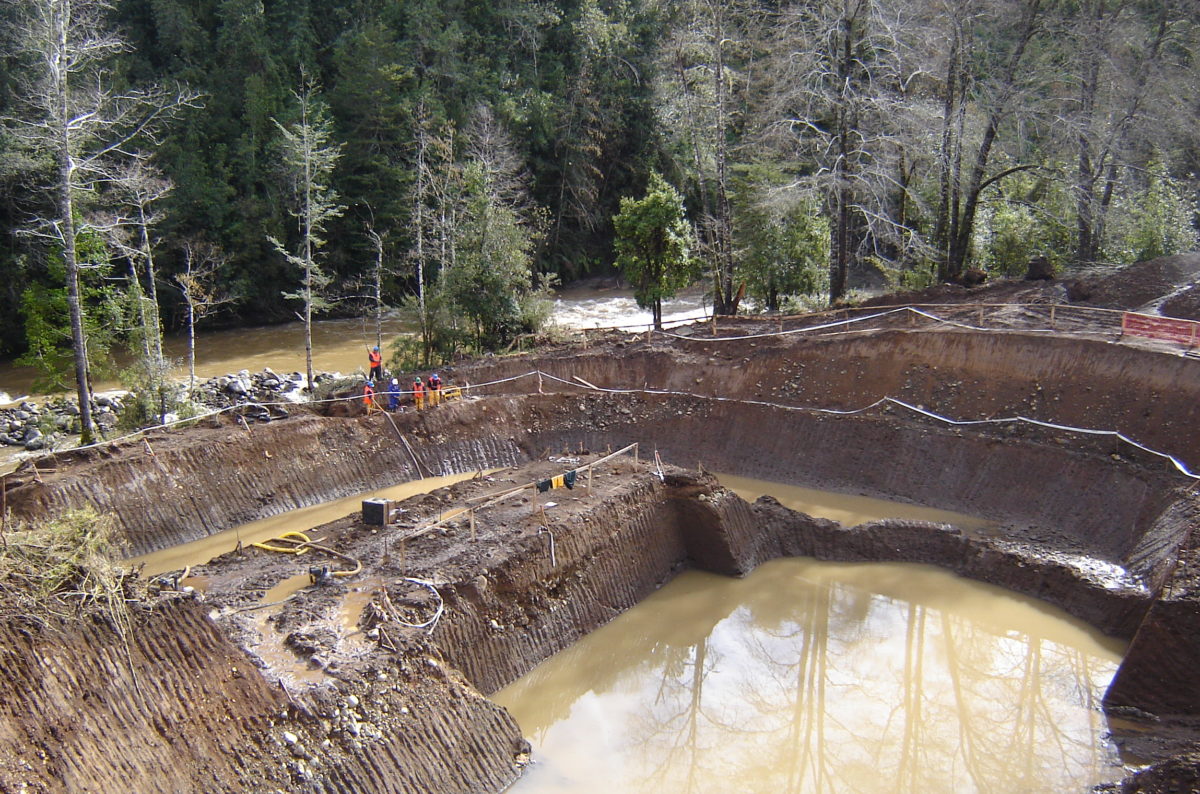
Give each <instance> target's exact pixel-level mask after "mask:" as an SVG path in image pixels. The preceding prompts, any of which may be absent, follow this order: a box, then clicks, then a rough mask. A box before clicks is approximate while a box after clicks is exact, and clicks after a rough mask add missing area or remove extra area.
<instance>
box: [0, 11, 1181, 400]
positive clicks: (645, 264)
mask: <svg viewBox="0 0 1200 794" xmlns="http://www.w3.org/2000/svg"><path fill="white" fill-rule="evenodd" d="M1193 2H1194V0H803V1H802V2H788V0H488V2H483V1H482V0H438V1H437V2H434V1H433V0H390V2H380V1H379V0H325V2H320V3H315V2H311V0H188V2H184V1H183V0H113V2H111V3H106V2H102V0H5V2H3V3H0V30H2V31H4V32H3V33H0V36H2V37H3V40H2V41H0V50H2V52H3V57H4V67H3V70H2V72H0V120H2V122H3V123H2V126H0V193H2V201H0V222H2V224H3V232H4V233H3V237H2V239H0V283H2V287H0V356H3V357H12V356H17V355H24V357H25V360H26V361H29V362H31V363H38V364H40V365H42V366H43V367H44V368H46V369H47V371H57V372H59V373H62V374H63V376H64V378H65V377H68V376H70V375H71V374H75V375H78V374H79V373H80V372H81V370H79V369H78V368H77V369H75V370H74V371H72V370H71V360H72V356H73V352H72V351H75V350H78V349H80V348H82V347H86V349H87V350H88V356H89V357H94V358H96V359H102V358H103V357H104V355H105V350H106V349H108V347H109V346H111V345H118V344H124V345H131V346H137V345H141V346H142V348H143V349H144V350H145V351H146V353H147V354H151V353H153V350H154V343H153V339H154V338H155V337H156V336H157V335H158V334H159V333H161V330H162V329H166V330H179V329H183V328H185V327H186V326H187V325H189V324H193V325H194V324H195V323H196V322H199V323H201V324H204V323H210V324H211V323H221V324H226V325H228V324H237V323H244V324H263V323H271V322H280V321H287V320H293V319H295V318H296V317H298V316H299V317H302V318H309V319H311V317H313V316H319V315H321V314H342V315H346V314H356V313H366V312H370V311H373V310H374V309H373V308H372V307H380V306H393V307H394V306H404V307H407V308H409V309H411V310H412V311H413V312H414V313H415V314H416V315H418V316H419V317H420V318H421V327H422V330H423V332H424V333H423V334H422V335H421V337H420V339H421V341H420V342H419V343H417V344H419V345H420V347H421V349H419V350H414V351H412V352H413V355H414V357H415V359H416V360H420V361H424V362H429V361H432V360H435V359H436V358H437V357H438V356H439V355H441V354H444V353H445V351H447V350H449V349H461V348H464V347H465V348H470V349H486V348H489V347H495V346H497V345H499V344H501V343H504V342H506V341H507V340H510V339H511V338H512V337H513V336H514V335H516V334H518V333H521V332H522V331H524V330H528V329H529V328H532V327H535V326H536V324H537V321H538V319H539V318H538V317H537V308H536V302H533V301H530V300H529V299H530V298H531V297H536V295H538V294H539V292H541V291H542V290H544V289H546V288H547V287H548V286H549V285H551V284H553V283H555V282H557V283H569V282H571V281H574V280H576V279H580V278H582V277H585V276H589V275H603V274H611V273H613V272H615V270H616V269H617V268H618V267H619V268H622V269H624V270H625V271H626V273H627V275H628V276H630V280H631V281H632V282H634V286H635V287H637V288H638V289H639V294H641V295H643V296H646V298H647V300H650V301H652V300H653V298H654V297H655V296H658V295H661V294H666V293H669V291H670V290H671V289H674V288H675V287H676V286H677V285H678V284H682V283H686V282H688V281H692V280H695V281H699V282H700V283H703V284H705V285H706V288H707V290H708V292H709V300H710V302H711V305H712V307H713V310H714V311H715V312H717V313H733V312H736V311H737V310H738V309H739V305H741V306H743V307H744V306H745V305H746V302H745V299H744V298H743V296H746V297H748V298H749V299H750V300H752V301H753V305H754V306H756V307H758V308H765V309H769V310H775V309H787V308H795V307H805V306H815V305H822V304H824V303H827V302H836V301H838V300H845V299H847V298H849V297H853V292H854V290H855V288H856V287H857V285H860V284H863V283H875V284H881V285H884V286H885V287H888V288H915V287H921V286H925V285H929V284H932V283H937V282H940V281H953V280H957V279H960V278H961V277H962V276H963V274H964V273H965V272H966V271H967V270H970V269H977V270H980V271H983V272H986V273H991V274H996V275H1021V274H1023V273H1024V271H1025V268H1026V265H1027V263H1028V262H1029V260H1030V259H1031V258H1033V257H1035V256H1044V257H1046V258H1047V259H1048V260H1049V261H1050V263H1051V264H1052V265H1053V267H1054V268H1055V269H1056V271H1057V272H1059V273H1067V272H1070V271H1072V270H1073V269H1079V268H1088V267H1092V266H1096V265H1111V264H1119V263H1125V262H1132V261H1137V260H1141V259H1146V258H1150V257H1153V256H1157V255H1161V254H1166V253H1173V252H1176V251H1180V250H1190V249H1191V248H1193V247H1195V245H1196V241H1197V216H1196V210H1197V197H1198V183H1197V180H1196V174H1197V172H1198V171H1200V129H1198V125H1197V124H1196V121H1197V119H1198V118H1200V95H1198V94H1197V93H1196V91H1195V89H1194V87H1195V86H1196V85H1200V63H1198V62H1197V58H1196V53H1197V44H1198V43H1200V23H1198V21H1197V17H1196V15H1195V13H1194V11H1195V9H1194V5H1193ZM652 199H654V201H655V202H657V203H655V204H654V205H653V206H650V202H651V200H652ZM639 202H643V203H642V204H639ZM672 204H673V205H674V210H671V207H670V206H667V205H672ZM638 211H642V213H643V214H642V215H641V216H638V217H633V215H634V214H635V213H636V212H638ZM655 213H657V214H655ZM668 216H670V217H669V218H668ZM663 219H665V220H663ZM618 220H622V221H623V222H618ZM660 221H661V222H660ZM656 223H657V224H659V227H661V228H659V227H656V226H654V224H656ZM646 224H650V227H649V228H648V227H647V226H646ZM655 235H658V237H659V238H663V235H666V236H667V237H669V238H670V242H669V243H668V244H660V243H661V241H659V242H654V239H655ZM663 239H665V238H663ZM650 248H656V250H657V249H661V250H662V251H663V252H664V254H663V256H661V257H659V258H658V260H656V261H651V260H653V259H654V257H647V256H646V253H647V251H649V250H650ZM76 306H77V307H78V311H77V312H75V309H74V307H76ZM72 312H75V313H77V314H78V316H77V317H76V318H75V322H74V323H72V322H71V321H70V318H69V315H71V314H72ZM72 325H77V326H78V328H74V329H73V328H72V327H71V326H72ZM139 329H140V330H139ZM147 329H150V330H149V331H148V330H147ZM158 355H159V357H160V358H161V348H159V352H158ZM149 357H150V358H151V359H152V358H153V356H149ZM63 382H64V383H65V382H66V380H64V381H63Z"/></svg>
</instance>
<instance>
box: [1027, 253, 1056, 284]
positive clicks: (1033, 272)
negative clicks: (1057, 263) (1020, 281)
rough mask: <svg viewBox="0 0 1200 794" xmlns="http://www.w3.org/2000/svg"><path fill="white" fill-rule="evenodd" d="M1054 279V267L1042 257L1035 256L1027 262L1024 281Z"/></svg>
mask: <svg viewBox="0 0 1200 794" xmlns="http://www.w3.org/2000/svg"><path fill="white" fill-rule="evenodd" d="M1053 279H1054V266H1053V265H1052V264H1050V260H1049V259H1047V258H1046V257H1044V256H1035V257H1034V258H1033V259H1030V260H1029V264H1028V265H1026V268H1025V280H1026V281H1051V280H1053Z"/></svg>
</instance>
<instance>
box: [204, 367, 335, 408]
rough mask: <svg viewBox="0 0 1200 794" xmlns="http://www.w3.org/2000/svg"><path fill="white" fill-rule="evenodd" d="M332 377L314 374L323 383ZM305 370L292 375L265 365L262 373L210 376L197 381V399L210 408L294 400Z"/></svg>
mask: <svg viewBox="0 0 1200 794" xmlns="http://www.w3.org/2000/svg"><path fill="white" fill-rule="evenodd" d="M328 377H330V376H329V375H327V374H326V373H321V374H320V375H315V376H313V380H315V381H316V382H317V383H320V382H321V381H322V380H323V379H325V378H328ZM304 381H305V377H304V373H302V372H293V373H292V374H291V375H286V376H285V375H277V374H276V373H275V372H273V371H272V370H271V368H270V367H264V368H263V371H262V372H254V373H251V372H250V370H248V369H243V370H241V371H239V372H238V373H237V374H236V375H222V376H220V377H217V378H209V379H208V380H206V381H204V382H203V383H200V384H197V386H196V396H195V399H196V401H197V402H199V403H201V404H203V405H206V406H208V407H210V408H228V407H230V406H233V405H240V404H242V403H251V402H253V403H274V402H295V401H296V400H297V399H298V398H299V396H300V390H301V389H302V388H303V386H304Z"/></svg>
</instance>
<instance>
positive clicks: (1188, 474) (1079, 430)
mask: <svg viewBox="0 0 1200 794" xmlns="http://www.w3.org/2000/svg"><path fill="white" fill-rule="evenodd" d="M542 375H543V377H546V378H549V379H550V380H556V381H558V382H559V383H565V384H566V385H568V386H573V387H575V388H577V389H591V390H595V391H599V392H605V393H608V394H652V395H659V396H667V397H690V398H692V399H697V400H709V401H712V402H728V403H734V404H737V405H754V406H761V407H765V408H775V409H780V410H784V411H803V412H806V413H820V414H832V415H836V416H851V415H853V414H860V413H864V412H866V411H870V410H871V409H872V408H877V407H878V406H880V405H883V404H885V403H891V404H893V405H896V406H899V407H901V408H906V409H908V410H910V411H913V412H914V413H918V414H921V415H922V416H926V417H928V418H930V419H934V420H937V421H939V422H945V423H946V424H950V425H956V426H966V425H984V424H1009V423H1013V422H1025V423H1027V424H1031V425H1037V426H1039V427H1047V428H1053V429H1055V430H1063V431H1067V432H1072V433H1084V434H1087V435H1095V436H1110V437H1112V438H1116V439H1119V440H1121V441H1123V442H1125V443H1126V444H1129V445H1130V446H1132V447H1136V448H1137V449H1140V450H1142V451H1143V452H1146V453H1148V454H1150V455H1154V456H1157V457H1159V458H1162V459H1164V460H1166V461H1169V462H1170V463H1171V465H1172V466H1174V467H1175V468H1176V469H1177V470H1178V471H1179V473H1180V474H1182V475H1184V476H1185V477H1188V478H1190V479H1193V480H1200V474H1193V473H1192V471H1191V470H1190V469H1188V467H1187V466H1185V465H1184V464H1183V462H1182V461H1180V460H1179V459H1178V458H1176V457H1174V456H1172V455H1168V454H1167V453H1165V452H1159V451H1158V450H1156V449H1152V448H1150V447H1148V446H1146V445H1144V444H1141V443H1139V442H1138V441H1135V440H1134V439H1131V438H1129V437H1128V436H1126V435H1125V434H1123V433H1120V432H1118V431H1116V430H1096V429H1093V428H1087V427H1074V426H1072V425H1061V424H1056V423H1054V422H1046V421H1043V420H1041V419H1032V418H1030V417H1027V416H1010V417H1003V418H996V419H952V418H950V417H947V416H942V415H941V414H936V413H933V412H932V411H927V410H925V409H923V408H918V407H917V406H915V405H910V404H909V403H906V402H904V401H903V400H897V399H896V398H894V397H881V398H880V399H878V400H876V401H875V402H873V403H871V404H870V405H866V406H863V407H862V408H853V409H849V410H839V409H836V408H815V407H812V406H804V405H784V404H782V403H772V402H767V401H765V400H743V399H740V398H737V397H720V396H717V395H706V394H694V393H692V392H685V391H675V390H666V389H608V388H602V387H600V386H594V385H593V386H584V385H582V384H579V383H575V382H572V381H568V380H564V379H562V378H558V377H555V376H554V375H551V374H549V373H546V372H543V373H542Z"/></svg>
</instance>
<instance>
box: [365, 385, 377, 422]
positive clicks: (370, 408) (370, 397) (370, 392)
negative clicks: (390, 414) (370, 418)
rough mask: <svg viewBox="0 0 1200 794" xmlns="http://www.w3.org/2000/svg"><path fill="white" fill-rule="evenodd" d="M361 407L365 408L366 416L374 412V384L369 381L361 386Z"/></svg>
mask: <svg viewBox="0 0 1200 794" xmlns="http://www.w3.org/2000/svg"><path fill="white" fill-rule="evenodd" d="M363 405H364V406H365V407H366V409H367V413H368V414H370V413H372V412H374V410H375V383H374V382H373V381H371V380H368V381H367V382H366V383H364V384H363Z"/></svg>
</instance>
